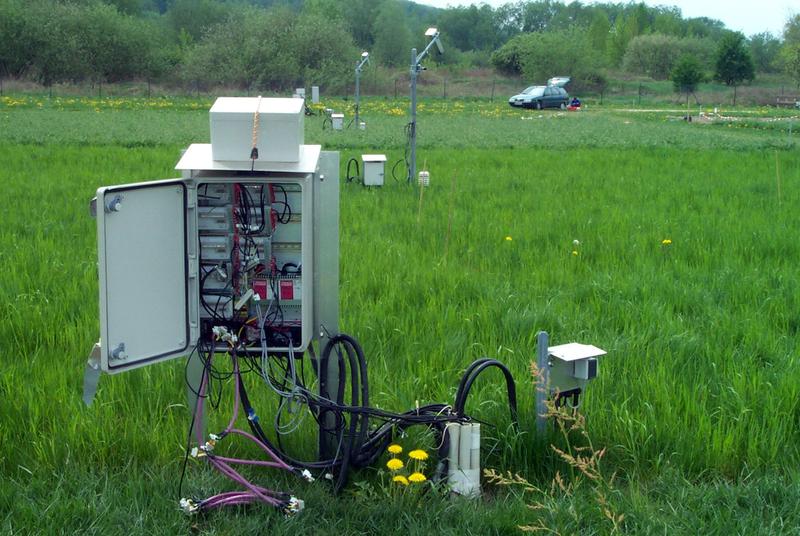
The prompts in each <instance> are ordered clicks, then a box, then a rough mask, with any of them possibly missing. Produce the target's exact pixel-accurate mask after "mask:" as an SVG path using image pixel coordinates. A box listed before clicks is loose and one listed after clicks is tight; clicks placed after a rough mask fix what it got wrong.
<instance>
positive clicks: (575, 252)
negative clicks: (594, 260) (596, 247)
mask: <svg viewBox="0 0 800 536" xmlns="http://www.w3.org/2000/svg"><path fill="white" fill-rule="evenodd" d="M572 254H573V255H574V256H575V257H577V256H578V250H577V249H573V250H572Z"/></svg>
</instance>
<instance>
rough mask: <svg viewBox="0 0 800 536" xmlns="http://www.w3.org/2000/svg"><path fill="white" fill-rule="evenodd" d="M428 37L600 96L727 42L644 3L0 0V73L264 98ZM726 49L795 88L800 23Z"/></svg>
mask: <svg viewBox="0 0 800 536" xmlns="http://www.w3.org/2000/svg"><path fill="white" fill-rule="evenodd" d="M428 26H437V27H438V28H439V29H440V31H441V34H442V39H443V41H444V44H445V53H444V54H443V55H441V56H435V57H434V58H432V59H431V61H435V62H438V63H440V64H443V65H448V66H451V67H453V68H457V69H458V68H463V69H466V68H494V69H497V70H498V71H500V72H503V73H507V74H512V75H520V76H523V77H524V78H526V79H527V80H528V81H530V82H539V83H541V82H542V81H544V80H545V79H546V78H548V77H550V76H553V75H559V74H566V75H570V76H572V77H573V79H574V81H575V83H576V85H578V86H580V87H584V88H590V87H594V88H600V89H601V88H602V86H603V85H604V83H605V80H606V76H607V75H606V74H605V73H607V72H608V70H609V69H610V70H614V71H615V72H616V71H619V70H622V71H626V72H628V73H631V74H633V75H640V76H647V77H651V78H653V79H656V80H659V79H667V78H670V77H671V76H672V73H673V72H674V70H675V68H676V67H677V66H678V64H679V63H680V62H681V61H683V62H684V64H685V58H690V59H691V61H692V62H694V63H696V65H697V67H698V69H699V70H701V71H703V72H715V73H716V70H715V69H716V62H717V60H718V56H719V47H720V46H721V45H722V44H723V43H724V42H726V40H730V39H732V38H731V37H730V36H731V35H733V32H730V31H729V30H728V29H726V28H725V26H724V24H723V23H722V22H720V21H718V20H715V19H711V18H705V17H700V18H683V17H682V15H681V12H680V10H679V9H677V8H674V7H665V6H657V7H648V6H646V5H645V4H643V3H639V4H633V3H627V4H622V3H618V4H614V3H600V4H591V5H590V4H582V3H581V2H579V1H574V2H571V3H569V4H565V3H562V2H558V1H555V0H538V1H518V2H509V3H507V4H505V5H503V6H500V7H498V8H492V7H490V6H488V5H486V4H480V5H471V6H468V7H451V8H447V9H438V8H433V7H428V6H424V5H420V4H416V3H414V2H410V1H407V0H377V1H376V0H227V1H224V0H0V76H3V77H14V78H22V79H30V80H35V81H37V82H40V83H42V84H44V85H51V84H53V83H59V82H79V81H90V82H96V83H105V82H120V81H128V80H152V81H158V82H165V83H183V84H185V83H195V84H203V85H226V86H234V87H239V88H249V87H259V88H265V89H272V90H275V91H281V90H285V89H288V88H293V87H300V86H302V85H304V84H305V83H306V82H310V81H314V82H316V83H320V84H323V85H325V86H326V88H327V90H329V91H342V90H344V89H345V88H346V87H347V84H348V83H349V80H350V79H351V77H352V76H351V74H352V73H351V71H352V67H353V64H354V62H355V61H356V59H358V57H359V55H360V52H361V50H368V51H370V54H371V59H372V60H373V62H374V63H377V64H379V65H382V66H385V67H388V68H401V67H404V66H405V65H406V64H407V63H409V55H410V49H411V47H412V46H417V47H422V46H424V45H425V41H424V37H423V33H424V30H425V28H427V27H428ZM737 47H738V48H741V49H742V50H743V51H744V54H745V56H746V57H747V59H748V62H749V63H752V66H753V71H754V73H755V72H764V73H771V72H780V71H783V72H786V73H787V74H789V75H790V76H791V77H792V78H793V79H794V80H795V81H796V82H798V83H800V15H796V16H794V17H792V18H790V19H789V21H787V24H786V29H785V31H784V32H783V35H781V36H774V35H772V34H770V33H761V34H757V35H753V36H750V37H749V38H745V37H744V36H741V35H740V34H739V37H738V38H737ZM744 80H747V77H745V78H744ZM739 82H740V81H737V82H736V83H737V84H738V83H739ZM726 83H727V82H726Z"/></svg>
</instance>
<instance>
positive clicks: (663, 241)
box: [661, 238, 672, 246]
mask: <svg viewBox="0 0 800 536" xmlns="http://www.w3.org/2000/svg"><path fill="white" fill-rule="evenodd" d="M670 244H672V240H670V239H669V238H665V239H664V240H662V241H661V245H662V246H668V245H670Z"/></svg>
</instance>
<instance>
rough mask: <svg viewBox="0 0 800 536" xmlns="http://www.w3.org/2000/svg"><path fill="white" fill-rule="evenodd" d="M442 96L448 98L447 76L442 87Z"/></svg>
mask: <svg viewBox="0 0 800 536" xmlns="http://www.w3.org/2000/svg"><path fill="white" fill-rule="evenodd" d="M442 98H443V99H446V98H447V78H445V79H444V86H443V87H442Z"/></svg>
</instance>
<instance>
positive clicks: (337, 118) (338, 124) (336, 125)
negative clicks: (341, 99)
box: [331, 114, 344, 130]
mask: <svg viewBox="0 0 800 536" xmlns="http://www.w3.org/2000/svg"><path fill="white" fill-rule="evenodd" d="M331 126H333V130H342V129H343V128H344V114H331Z"/></svg>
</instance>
